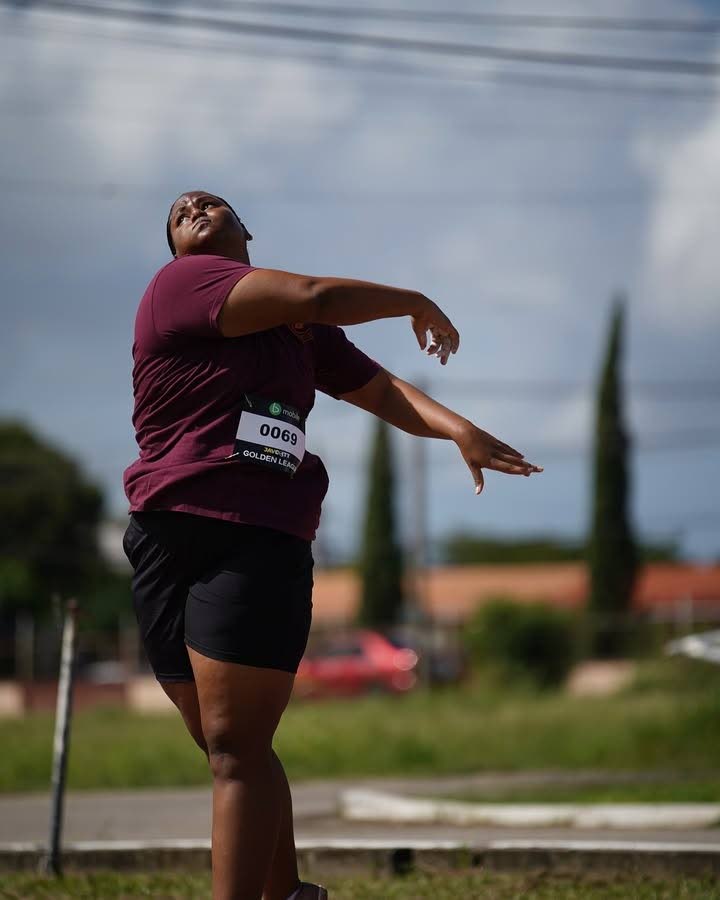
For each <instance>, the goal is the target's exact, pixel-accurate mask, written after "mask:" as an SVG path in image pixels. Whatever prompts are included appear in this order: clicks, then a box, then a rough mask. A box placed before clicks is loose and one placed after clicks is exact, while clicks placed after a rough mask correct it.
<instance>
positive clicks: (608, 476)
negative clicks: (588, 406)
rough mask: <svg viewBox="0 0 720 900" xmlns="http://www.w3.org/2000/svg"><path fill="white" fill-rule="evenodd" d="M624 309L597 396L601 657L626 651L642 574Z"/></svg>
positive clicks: (596, 608) (591, 560)
mask: <svg viewBox="0 0 720 900" xmlns="http://www.w3.org/2000/svg"><path fill="white" fill-rule="evenodd" d="M624 308H625V303H624V299H623V298H622V297H620V296H619V297H616V298H615V301H614V304H613V310H612V316H611V321H610V333H609V337H608V343H607V349H606V352H605V359H604V362H603V367H602V372H601V377H600V382H599V386H598V394H597V410H596V425H595V448H594V456H593V506H592V522H591V530H590V538H589V541H588V565H589V574H590V595H589V601H588V606H589V611H590V614H591V619H592V622H591V641H592V649H593V652H594V653H596V654H598V655H600V656H615V655H618V654H621V653H622V652H624V649H625V647H624V643H625V641H624V638H623V634H624V633H625V632H624V631H623V629H621V628H620V627H619V626H620V624H621V617H622V614H624V613H626V612H628V611H629V609H630V606H631V602H632V594H633V586H634V583H635V576H636V572H637V557H638V554H637V550H636V545H635V540H634V537H633V531H632V526H631V523H630V515H629V509H628V507H629V503H630V473H629V458H628V457H629V450H630V439H629V436H628V432H627V429H626V427H625V423H624V417H623V396H622V386H621V376H620V366H621V358H622V337H623V317H624Z"/></svg>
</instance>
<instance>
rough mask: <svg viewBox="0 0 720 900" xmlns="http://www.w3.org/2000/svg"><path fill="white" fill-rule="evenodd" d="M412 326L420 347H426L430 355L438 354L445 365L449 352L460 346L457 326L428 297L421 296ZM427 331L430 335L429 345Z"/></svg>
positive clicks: (453, 351)
mask: <svg viewBox="0 0 720 900" xmlns="http://www.w3.org/2000/svg"><path fill="white" fill-rule="evenodd" d="M412 327H413V331H414V332H415V337H416V338H417V341H418V344H419V345H420V349H421V350H425V349H427V352H428V355H430V356H439V357H440V363H441V364H442V365H443V366H444V365H446V363H447V361H448V357H449V356H450V354H451V353H457V351H458V347H459V346H460V335H459V334H458V331H457V328H455V326H454V325H453V323H452V322H451V321H450V319H448V317H447V316H446V315H445V313H444V312H443V311H442V310H441V309H440V307H439V306H438V305H437V303H433V301H432V300H430V299H429V297H424V296H421V302H420V308H419V310H418V311H417V312H416V313H415V314H414V315H413V316H412ZM428 331H429V332H430V337H431V344H430V346H429V347H428V339H427V334H428Z"/></svg>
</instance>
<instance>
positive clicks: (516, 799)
mask: <svg viewBox="0 0 720 900" xmlns="http://www.w3.org/2000/svg"><path fill="white" fill-rule="evenodd" d="M435 796H436V795H434V797H435ZM438 799H439V798H438ZM444 799H446V800H460V801H463V802H464V803H720V779H717V778H715V779H705V780H701V781H698V780H695V779H692V778H678V779H674V778H673V779H672V780H667V781H656V782H655V781H649V782H627V783H620V784H602V783H601V784H581V785H573V784H538V785H533V786H523V787H512V788H501V789H500V788H498V789H488V790H467V791H463V793H462V794H446V795H444Z"/></svg>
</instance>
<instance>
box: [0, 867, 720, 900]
mask: <svg viewBox="0 0 720 900" xmlns="http://www.w3.org/2000/svg"><path fill="white" fill-rule="evenodd" d="M324 883H325V884H326V885H327V887H328V889H329V891H330V897H331V898H332V900H469V898H471V897H472V898H474V900H511V898H512V900H516V898H523V900H581V898H582V900H597V898H606V900H607V898H610V900H628V898H633V900H713V898H720V886H718V882H717V879H709V878H708V879H700V878H670V877H665V878H663V879H662V880H654V879H649V878H645V877H643V878H641V877H634V876H632V875H613V876H609V877H606V878H602V877H598V876H596V877H587V878H581V879H578V878H570V877H563V876H560V875H547V874H543V873H533V874H530V873H528V874H522V875H518V874H513V875H505V874H495V873H487V872H483V871H480V870H467V871H454V872H449V873H442V874H440V873H435V874H429V873H428V874H422V873H414V874H412V875H407V876H403V877H394V878H391V877H382V876H365V877H358V876H353V877H351V878H348V877H345V878H331V879H327V880H325V882H324ZM209 896H210V878H209V876H206V875H177V874H176V875H164V874H163V875H123V874H114V873H96V874H88V875H71V876H68V877H66V878H65V879H63V880H62V881H60V882H54V881H48V880H47V879H44V878H41V877H39V876H35V875H11V876H7V877H6V878H4V879H3V882H2V885H1V886H0V898H3V900H50V898H53V900H69V898H84V900H90V898H93V900H100V898H102V900H113V898H117V900H119V898H122V900H135V898H146V897H152V898H154V900H180V898H182V900H186V898H198V900H199V898H207V897H209Z"/></svg>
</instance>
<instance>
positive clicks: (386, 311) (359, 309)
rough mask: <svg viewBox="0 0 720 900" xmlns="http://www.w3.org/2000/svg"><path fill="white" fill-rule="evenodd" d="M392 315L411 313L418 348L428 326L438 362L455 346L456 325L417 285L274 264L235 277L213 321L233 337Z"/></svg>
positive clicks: (354, 322) (431, 349)
mask: <svg viewBox="0 0 720 900" xmlns="http://www.w3.org/2000/svg"><path fill="white" fill-rule="evenodd" d="M397 316H409V317H410V318H411V324H412V328H413V331H414V332H415V336H416V337H417V341H418V343H419V345H420V347H421V349H423V350H425V349H426V346H427V332H428V331H429V332H430V335H431V346H430V347H428V348H427V349H428V353H431V354H436V355H438V356H439V357H440V361H441V362H442V363H443V365H444V364H445V363H446V362H447V359H448V356H449V355H450V353H455V352H456V351H457V349H458V346H459V344H460V336H459V334H458V332H457V329H456V328H455V326H454V325H453V324H452V322H451V321H450V319H448V317H447V316H446V315H445V313H444V312H443V311H442V310H441V309H440V307H439V306H438V305H437V304H436V303H433V301H432V300H430V299H429V298H428V297H426V296H425V295H424V294H421V293H419V292H418V291H409V290H405V289H404V288H396V287H389V286H388V285H384V284H374V283H373V282H371V281H355V280H353V279H350V278H320V277H314V276H309V275H295V274H293V273H292V272H282V271H279V270H277V269H256V270H255V271H254V272H250V273H248V274H247V275H246V276H245V277H244V278H241V279H240V280H239V281H238V283H237V284H236V285H235V287H234V288H233V289H232V290H231V291H230V294H229V295H228V297H227V299H226V300H225V303H224V304H223V307H222V309H221V311H220V317H219V326H220V331H221V333H222V334H223V335H224V336H225V337H239V336H240V335H243V334H252V333H253V332H255V331H263V330H265V329H267V328H274V327H276V326H277V325H292V324H294V323H295V322H309V323H318V324H324V325H357V324H359V323H361V322H373V321H375V320H376V319H388V318H395V317H397Z"/></svg>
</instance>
